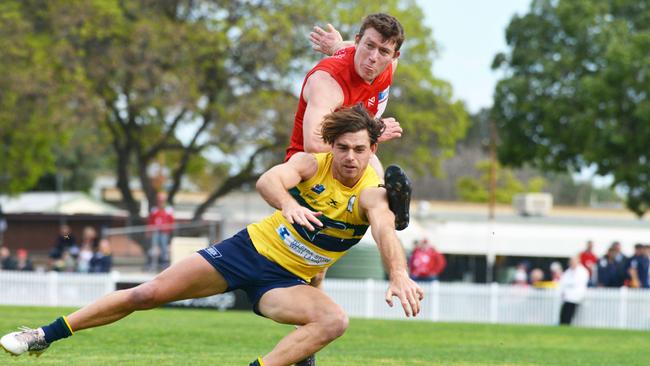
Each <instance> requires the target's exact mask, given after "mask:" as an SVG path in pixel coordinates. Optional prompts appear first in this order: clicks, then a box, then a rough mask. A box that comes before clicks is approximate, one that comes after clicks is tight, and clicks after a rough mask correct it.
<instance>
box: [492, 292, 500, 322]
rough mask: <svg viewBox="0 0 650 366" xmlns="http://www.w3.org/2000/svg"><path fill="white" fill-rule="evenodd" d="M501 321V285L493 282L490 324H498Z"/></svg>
mask: <svg viewBox="0 0 650 366" xmlns="http://www.w3.org/2000/svg"><path fill="white" fill-rule="evenodd" d="M498 320H499V284H498V283H496V282H492V284H490V323H493V324H494V323H496V322H497V321H498Z"/></svg>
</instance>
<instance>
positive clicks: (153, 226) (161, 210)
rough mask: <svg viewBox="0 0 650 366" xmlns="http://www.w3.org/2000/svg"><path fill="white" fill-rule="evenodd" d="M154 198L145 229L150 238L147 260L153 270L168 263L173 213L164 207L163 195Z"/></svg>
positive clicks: (159, 194)
mask: <svg viewBox="0 0 650 366" xmlns="http://www.w3.org/2000/svg"><path fill="white" fill-rule="evenodd" d="M156 198H157V205H156V207H154V208H153V210H151V213H150V214H149V219H148V226H149V227H148V228H147V237H150V238H151V249H150V251H149V260H150V263H151V267H152V268H153V269H156V268H157V267H158V265H160V264H165V263H167V262H168V261H169V239H170V236H171V233H172V227H173V225H174V212H173V209H172V208H171V207H166V205H165V199H166V197H165V194H164V193H162V192H160V193H158V196H157V197H156Z"/></svg>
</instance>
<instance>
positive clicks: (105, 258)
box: [90, 239, 113, 273]
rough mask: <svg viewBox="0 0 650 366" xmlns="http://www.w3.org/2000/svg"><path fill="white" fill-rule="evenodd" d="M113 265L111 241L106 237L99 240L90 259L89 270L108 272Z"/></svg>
mask: <svg viewBox="0 0 650 366" xmlns="http://www.w3.org/2000/svg"><path fill="white" fill-rule="evenodd" d="M112 266H113V255H112V254H111V243H110V242H109V241H108V239H102V240H100V241H99V247H98V248H97V251H96V252H95V255H94V256H93V258H92V260H91V261H90V272H93V273H108V272H110V271H111V267H112Z"/></svg>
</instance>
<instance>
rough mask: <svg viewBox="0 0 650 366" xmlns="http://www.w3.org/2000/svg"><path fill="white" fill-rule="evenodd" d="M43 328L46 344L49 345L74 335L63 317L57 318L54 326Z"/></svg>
mask: <svg viewBox="0 0 650 366" xmlns="http://www.w3.org/2000/svg"><path fill="white" fill-rule="evenodd" d="M41 328H42V329H43V333H45V342H47V343H52V342H54V341H58V340H59V339H61V338H68V337H70V336H71V335H72V334H73V332H72V329H70V326H69V325H68V321H67V320H66V319H65V317H63V316H62V317H59V318H57V319H56V320H55V321H54V322H53V323H52V324H50V325H46V326H44V327H41Z"/></svg>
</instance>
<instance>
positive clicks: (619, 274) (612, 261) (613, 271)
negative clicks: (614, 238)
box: [598, 247, 624, 287]
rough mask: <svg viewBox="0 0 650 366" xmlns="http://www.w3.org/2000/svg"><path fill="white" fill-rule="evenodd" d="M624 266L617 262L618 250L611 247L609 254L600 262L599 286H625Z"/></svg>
mask: <svg viewBox="0 0 650 366" xmlns="http://www.w3.org/2000/svg"><path fill="white" fill-rule="evenodd" d="M622 268H623V266H622V265H619V262H617V261H616V249H615V248H614V247H610V248H609V249H608V250H607V254H606V255H605V256H603V257H602V258H601V259H600V260H599V261H598V286H599V287H621V286H623V280H624V276H623V270H622Z"/></svg>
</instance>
